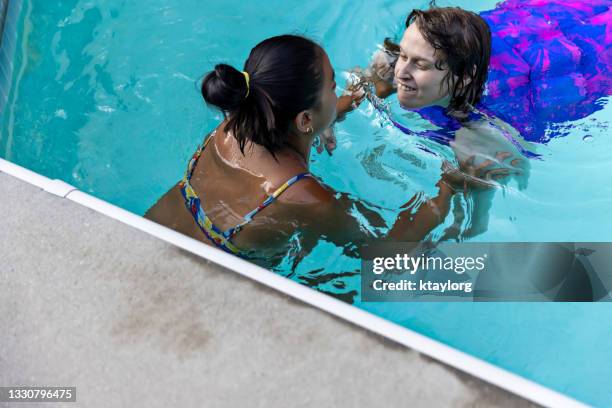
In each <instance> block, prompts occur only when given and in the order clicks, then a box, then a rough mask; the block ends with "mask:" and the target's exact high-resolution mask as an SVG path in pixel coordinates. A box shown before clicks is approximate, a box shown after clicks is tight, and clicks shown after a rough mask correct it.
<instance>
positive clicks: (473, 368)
mask: <svg viewBox="0 0 612 408" xmlns="http://www.w3.org/2000/svg"><path fill="white" fill-rule="evenodd" d="M0 172H3V173H5V174H8V175H10V176H13V177H15V178H17V179H19V180H22V181H24V182H26V183H29V184H32V185H34V186H36V187H39V188H41V189H43V190H44V191H46V192H48V193H51V194H54V195H56V196H58V197H62V198H67V199H69V200H71V201H73V202H75V203H78V204H80V205H82V206H84V207H87V208H89V209H91V210H94V211H96V212H98V213H101V214H103V215H106V216H107V217H109V218H113V219H115V220H117V221H120V222H122V223H124V224H126V225H129V226H131V227H133V228H136V229H138V230H140V231H143V232H145V233H147V234H149V235H152V236H154V237H156V238H159V239H161V240H162V241H165V242H167V243H169V244H172V245H174V246H177V247H180V248H182V249H184V250H186V251H189V252H191V253H193V254H195V255H198V256H200V257H202V258H204V259H207V260H209V261H211V262H214V263H216V264H218V265H221V266H223V267H225V268H227V269H230V270H231V271H233V272H236V273H238V274H240V275H242V276H244V277H246V278H249V279H252V280H255V281H257V282H259V283H261V284H264V285H266V286H268V287H270V288H272V289H275V290H277V291H279V292H281V293H284V294H286V295H288V296H291V297H293V298H295V299H297V300H300V301H302V302H305V303H307V304H309V305H311V306H314V307H316V308H318V309H320V310H322V311H324V312H327V313H330V314H332V315H334V316H337V317H339V318H341V319H343V320H346V321H348V322H351V323H353V324H355V325H357V326H359V327H362V328H364V329H366V330H369V331H372V332H375V333H377V334H379V335H381V336H383V337H385V338H388V339H390V340H393V341H395V342H397V343H399V344H402V345H404V346H406V347H409V348H411V349H414V350H416V351H418V352H420V353H422V354H425V355H427V356H429V357H432V358H433V359H435V360H437V361H440V362H442V363H444V364H447V365H449V366H451V367H454V368H456V369H458V370H460V371H463V372H465V373H468V374H470V375H473V376H474V377H477V378H479V379H481V380H483V381H485V382H487V383H490V384H493V385H495V386H498V387H500V388H502V389H504V390H507V391H509V392H511V393H513V394H515V395H518V396H520V397H523V398H525V399H528V400H530V401H533V402H535V403H538V404H541V405H544V406H549V407H586V406H588V405H586V404H584V403H582V402H579V401H577V400H575V399H573V398H571V397H569V396H566V395H564V394H561V393H559V392H557V391H554V390H552V389H550V388H547V387H545V386H543V385H540V384H538V383H536V382H533V381H531V380H528V379H526V378H524V377H521V376H519V375H517V374H514V373H511V372H510V371H507V370H505V369H502V368H500V367H497V366H495V365H493V364H490V363H488V362H486V361H484V360H481V359H479V358H477V357H474V356H471V355H469V354H467V353H464V352H462V351H460V350H458V349H455V348H453V347H450V346H448V345H446V344H444V343H441V342H439V341H437V340H433V339H431V338H429V337H427V336H424V335H422V334H420V333H417V332H415V331H412V330H410V329H408V328H405V327H402V326H400V325H398V324H395V323H392V322H390V321H388V320H385V319H383V318H381V317H378V316H376V315H374V314H372V313H370V312H367V311H365V310H362V309H359V308H357V307H355V306H352V305H349V304H347V303H344V302H342V301H340V300H338V299H335V298H333V297H331V296H329V295H325V294H323V293H321V292H318V291H316V290H314V289H311V288H308V287H306V286H304V285H301V284H299V283H297V282H294V281H292V280H290V279H287V278H285V277H283V276H280V275H278V274H275V273H274V272H271V271H268V270H267V269H264V268H262V267H259V266H257V265H254V264H252V263H250V262H248V261H245V260H243V259H240V258H238V257H235V256H234V255H231V254H228V253H225V252H223V251H221V250H220V249H217V248H213V247H211V246H209V245H206V244H204V243H202V242H200V241H197V240H195V239H193V238H190V237H188V236H186V235H184V234H181V233H179V232H177V231H174V230H172V229H170V228H167V227H164V226H162V225H160V224H157V223H155V222H153V221H150V220H147V219H145V218H143V217H142V216H139V215H137V214H134V213H132V212H130V211H127V210H125V209H123V208H120V207H117V206H115V205H114V204H111V203H109V202H107V201H104V200H101V199H99V198H97V197H94V196H92V195H90V194H87V193H84V192H82V191H80V190H78V189H77V188H76V187H74V186H72V185H70V184H68V183H65V182H64V181H62V180H58V179H49V178H47V177H45V176H43V175H41V174H38V173H36V172H33V171H31V170H29V169H27V168H25V167H22V166H19V165H17V164H14V163H12V162H10V161H7V160H5V159H2V158H0Z"/></svg>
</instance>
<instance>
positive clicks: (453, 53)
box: [323, 7, 529, 238]
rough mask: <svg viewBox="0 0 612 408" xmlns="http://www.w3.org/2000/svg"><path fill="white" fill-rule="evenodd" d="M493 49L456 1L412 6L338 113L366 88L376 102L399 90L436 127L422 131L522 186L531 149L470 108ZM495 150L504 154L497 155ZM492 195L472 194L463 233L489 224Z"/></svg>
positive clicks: (459, 218) (451, 234)
mask: <svg viewBox="0 0 612 408" xmlns="http://www.w3.org/2000/svg"><path fill="white" fill-rule="evenodd" d="M490 54H491V32H490V30H489V26H488V24H487V23H486V22H485V20H483V19H482V18H481V17H480V16H479V15H477V14H475V13H472V12H469V11H466V10H463V9H460V8H456V7H445V8H438V7H432V8H430V9H429V10H426V11H422V10H413V11H412V12H411V13H410V15H409V16H408V18H407V19H406V29H405V30H404V33H403V35H402V38H401V41H400V43H399V44H394V43H393V42H391V41H390V40H389V39H387V40H385V42H384V48H383V49H382V50H380V51H378V52H377V53H376V54H375V55H374V58H373V62H372V64H371V66H370V67H369V68H368V69H366V70H365V72H363V73H361V72H358V74H359V75H360V76H361V81H360V82H359V83H358V84H356V85H354V86H353V87H352V88H351V91H352V94H351V95H350V96H343V97H341V98H340V99H339V102H338V109H337V110H338V116H339V117H343V116H344V115H345V114H346V113H347V112H350V111H351V110H353V109H354V108H355V107H356V106H357V105H358V103H360V102H361V100H362V99H363V95H364V93H365V94H369V99H370V100H371V101H372V102H373V103H374V104H376V103H377V100H375V99H377V98H386V97H388V96H389V95H391V94H393V93H397V99H398V101H399V103H400V105H401V106H402V107H403V108H404V109H409V110H416V111H417V112H418V113H420V114H421V116H423V117H424V118H426V119H428V120H430V121H431V122H432V123H434V124H435V125H437V126H438V127H439V130H435V131H428V132H424V133H420V134H418V135H419V136H424V137H427V138H430V139H433V140H436V141H438V142H441V143H443V144H448V145H450V146H451V148H452V149H453V151H454V153H455V156H456V157H457V159H458V160H459V161H463V160H466V159H467V158H469V157H471V156H475V157H476V161H477V163H480V164H484V165H487V166H488V165H493V166H495V167H496V168H497V169H506V170H507V171H508V173H509V174H512V175H513V176H514V177H515V178H516V180H517V181H518V184H519V187H521V188H522V187H524V186H525V185H526V182H527V177H528V168H529V167H528V161H527V160H526V159H524V158H522V157H523V154H525V153H527V154H528V153H529V152H528V150H526V149H525V148H524V146H525V143H524V142H523V141H522V139H521V138H520V135H519V134H518V132H517V131H516V130H514V129H513V128H512V127H510V126H509V125H507V124H506V123H504V122H503V121H501V120H499V119H497V118H494V117H491V116H488V115H485V114H482V113H480V112H479V111H477V110H476V109H475V108H474V106H475V105H477V104H478V102H479V101H480V99H481V97H482V94H483V91H484V89H485V83H486V81H487V72H488V67H489V59H490ZM370 89H371V91H370ZM390 120H391V121H392V123H393V124H394V125H395V126H396V127H397V128H399V129H400V130H402V131H403V132H405V133H408V134H412V135H414V134H417V133H416V132H412V131H411V130H410V129H409V127H407V126H406V125H404V124H402V123H401V121H400V120H399V119H398V118H394V117H393V116H390ZM323 141H324V143H327V147H328V150H331V149H332V148H333V147H335V140H334V138H333V136H332V135H331V134H330V132H329V131H328V132H326V133H324V135H323ZM499 151H504V152H507V153H505V154H503V155H497V152H499ZM493 195H494V191H493V190H485V191H480V192H476V193H475V194H474V195H473V196H472V197H473V204H474V205H473V209H472V212H473V214H472V217H471V225H470V227H469V228H468V229H466V230H465V231H463V236H464V237H465V236H473V235H476V234H479V233H482V232H484V231H486V229H487V224H488V213H489V210H490V207H491V202H492V198H493ZM455 208H456V211H457V212H456V213H455V219H456V220H455V221H456V222H455V225H454V226H453V227H452V228H450V229H449V230H448V235H447V236H446V237H444V238H456V237H457V234H458V233H459V230H458V228H457V227H458V226H459V225H461V224H462V222H463V219H464V217H465V215H464V214H463V213H462V212H461V211H460V210H461V209H462V206H461V205H456V206H455Z"/></svg>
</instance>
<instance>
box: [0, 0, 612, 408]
mask: <svg viewBox="0 0 612 408" xmlns="http://www.w3.org/2000/svg"><path fill="white" fill-rule="evenodd" d="M61 3H62V4H51V3H50V2H33V1H25V2H24V7H23V10H22V16H21V23H22V24H23V27H22V29H21V30H20V33H21V34H20V36H19V38H18V42H17V44H18V46H17V50H16V53H17V54H18V55H19V56H20V58H19V59H16V61H18V63H17V65H16V67H15V70H14V72H13V77H12V84H13V87H12V89H11V93H10V95H9V104H8V105H7V108H6V109H5V110H4V111H3V113H2V114H3V118H2V136H1V137H0V157H4V158H6V159H8V160H10V161H13V162H15V163H17V164H20V165H23V166H24V167H27V168H30V169H32V170H34V171H36V172H39V173H41V174H43V175H46V176H48V177H51V178H59V179H62V180H64V181H66V182H68V183H70V184H72V185H74V186H76V187H78V188H79V189H81V190H82V191H85V192H89V193H91V194H93V195H95V196H97V197H100V198H102V199H104V200H107V201H109V202H111V203H114V204H117V205H118V206H120V207H123V208H125V209H128V210H130V211H132V212H135V213H137V214H143V213H144V211H145V210H146V209H147V208H148V207H149V206H150V205H151V204H152V203H153V202H154V201H155V200H156V199H157V198H158V197H159V196H161V195H162V194H163V193H164V192H166V191H167V189H168V187H169V186H171V185H173V184H174V183H176V181H177V179H178V178H179V177H181V176H182V173H183V171H184V169H185V166H186V163H187V158H188V157H189V156H190V155H191V154H192V153H193V151H194V150H195V147H196V145H197V144H198V143H199V142H201V140H202V137H203V135H204V134H205V133H206V132H207V131H209V130H210V129H212V128H213V127H214V126H215V125H216V123H218V121H219V119H220V115H219V114H218V113H216V112H213V111H211V110H208V109H206V108H205V107H204V106H203V103H202V101H201V97H200V95H199V93H198V91H197V81H198V79H199V78H200V77H201V75H202V74H203V73H204V72H205V71H206V70H208V69H210V67H212V65H213V64H214V63H215V62H217V61H220V60H222V61H227V62H229V63H231V64H233V65H235V66H240V65H241V64H242V61H243V60H244V58H245V56H246V55H247V54H248V51H249V50H250V48H251V47H252V46H253V45H254V44H255V43H257V42H258V41H260V40H261V39H263V38H265V37H268V36H271V35H275V34H279V33H285V32H299V33H302V34H306V35H308V36H311V37H313V38H315V39H317V40H318V41H320V42H321V43H322V44H323V46H324V47H325V48H326V50H327V51H328V53H329V54H330V57H331V60H332V63H333V65H334V67H335V68H336V75H337V76H338V77H340V76H341V75H342V73H343V72H344V71H345V70H347V69H350V68H352V67H353V66H356V65H361V66H364V65H365V64H366V63H367V61H368V60H369V58H370V56H371V54H372V52H373V51H374V50H375V49H376V46H377V44H379V43H380V41H381V39H382V38H384V37H385V36H389V35H391V34H394V33H396V32H397V31H398V30H399V29H400V28H401V25H402V23H403V17H404V16H405V15H406V13H407V11H408V10H409V9H410V8H412V7H424V6H425V5H426V3H427V2H414V3H410V4H408V3H406V2H401V1H380V2H363V3H364V4H354V2H349V1H339V2H335V3H334V4H333V5H331V6H330V5H329V4H328V3H327V2H307V3H301V2H298V1H296V2H295V5H294V7H290V6H287V5H286V2H280V1H271V2H267V3H266V4H255V3H252V2H245V1H232V2H223V3H222V4H220V2H218V3H212V4H206V5H205V6H202V5H201V4H200V3H199V2H195V1H194V2H189V1H185V2H176V1H171V0H157V1H154V2H149V3H147V7H146V8H145V7H142V5H141V4H138V2H123V1H119V0H116V1H108V2H104V4H103V5H96V4H93V3H92V2H87V1H74V2H61ZM494 3H495V2H493V1H489V2H482V1H481V2H478V5H477V6H476V5H475V2H452V4H453V5H460V6H465V7H466V8H469V9H471V10H474V11H482V10H488V9H490V8H493V7H494ZM440 5H442V2H440ZM292 9H295V10H299V12H296V13H286V12H284V11H283V12H281V11H280V10H292ZM339 83H340V84H341V82H339ZM600 103H601V104H602V106H603V108H602V109H599V110H597V111H595V112H594V113H592V114H591V115H589V116H587V117H584V118H582V119H579V120H577V121H574V122H572V123H568V124H566V125H567V126H566V128H567V133H568V134H566V135H565V136H564V137H562V138H554V139H552V140H550V141H549V142H548V143H547V144H538V145H537V146H536V149H537V153H538V154H540V155H541V157H542V159H541V160H533V161H532V162H531V174H530V179H529V185H528V187H527V189H525V190H519V189H518V188H515V186H513V185H511V186H510V187H509V188H506V189H504V190H500V191H498V192H497V193H496V194H495V197H494V199H493V203H492V210H491V213H490V220H489V226H488V229H487V230H486V232H484V233H482V234H480V235H477V236H476V237H474V238H471V240H475V241H482V242H486V241H490V242H508V241H610V240H612V228H611V227H612V217H610V216H609V208H610V204H611V203H612V186H610V184H609V183H607V174H608V173H609V171H610V169H611V167H612V161H611V160H610V159H609V157H608V154H607V152H608V151H610V148H611V147H612V142H611V141H610V140H609V138H608V137H607V135H608V133H609V132H608V127H609V122H610V119H611V118H612V110H611V108H610V105H609V99H606V100H603V101H600ZM422 125H423V126H427V124H426V123H425V124H422ZM414 126H419V124H417V123H415V124H414ZM337 136H338V142H339V143H338V144H339V147H338V149H337V150H336V152H335V153H334V155H333V156H332V157H329V156H327V155H325V154H323V155H317V154H314V155H313V163H312V171H313V173H315V174H317V175H319V176H321V177H322V178H323V180H324V181H325V182H326V183H328V184H329V185H331V186H332V187H334V188H336V189H338V190H340V191H347V192H350V193H352V194H353V195H355V196H357V197H360V198H362V199H364V200H367V201H369V202H372V203H375V204H376V205H378V206H381V207H384V208H386V209H387V210H384V211H383V214H384V215H385V217H386V218H387V219H391V218H392V217H393V215H394V212H393V209H394V208H397V207H398V206H399V205H402V204H404V203H405V202H406V201H407V200H408V199H409V198H410V197H411V196H412V194H414V193H416V192H418V191H425V192H426V193H429V194H433V193H434V192H435V188H434V186H433V184H434V183H435V181H436V179H435V178H436V177H437V176H438V174H439V167H440V157H439V156H444V155H447V154H449V152H448V150H446V148H445V147H443V146H439V145H437V144H435V143H433V142H428V141H423V140H418V139H414V138H409V137H406V136H405V135H404V134H403V133H401V132H400V131H398V130H397V129H394V128H393V127H391V126H389V124H388V123H387V122H385V121H384V120H382V119H381V118H380V117H379V116H378V115H377V113H376V111H375V110H374V109H372V107H371V105H369V104H367V103H365V104H364V105H362V107H361V108H360V109H359V111H357V112H355V113H353V114H352V116H351V117H350V118H349V119H347V120H346V121H344V122H342V123H341V124H339V125H338V128H337ZM424 145H425V147H427V148H428V149H429V150H435V151H436V152H437V153H438V156H436V155H432V154H430V153H427V152H425V151H424V150H423V149H422V147H423V146H424ZM347 169H350V172H347ZM347 173H348V174H347ZM381 191H384V192H385V194H384V196H382V197H381V194H380V192H381ZM447 225H448V223H447ZM441 231H442V229H438V230H436V231H435V232H434V235H436V234H437V235H439V234H441ZM288 261H289V260H288ZM322 268H323V269H322ZM358 269H359V262H358V260H356V259H351V258H348V257H345V256H343V255H342V251H341V250H339V249H338V248H335V247H334V246H333V245H330V244H327V243H324V242H322V243H321V244H320V245H319V246H318V247H317V248H316V249H315V251H314V252H313V253H312V254H311V255H310V256H308V257H307V258H306V259H305V260H303V261H302V262H301V263H300V264H299V265H298V267H297V269H295V270H293V271H292V270H291V269H290V268H288V267H280V268H279V270H278V272H279V273H281V274H283V275H285V276H288V277H290V278H291V279H294V280H296V281H298V282H301V283H304V284H307V285H309V286H311V287H314V288H316V289H317V290H320V291H323V292H325V293H330V294H333V295H334V296H338V297H340V298H342V299H344V300H347V301H352V302H354V304H355V305H356V306H358V307H360V308H363V309H365V310H368V311H372V312H374V313H375V314H377V315H379V316H381V317H384V318H386V319H389V320H391V321H394V322H396V323H399V324H401V325H404V326H406V327H408V328H411V329H413V330H416V331H418V332H420V333H423V334H425V335H427V336H430V337H432V338H434V339H437V340H440V341H442V342H444V343H446V344H449V345H451V346H453V347H457V348H458V349H460V350H463V351H466V352H468V353H470V354H473V355H475V356H478V357H480V358H482V359H484V360H486V361H489V362H492V363H494V364H497V365H499V366H501V367H503V368H507V369H509V370H510V371H513V372H516V373H518V374H520V375H523V376H525V377H527V378H529V379H532V380H534V381H536V382H539V383H541V384H544V385H546V386H549V387H551V388H553V389H556V390H558V391H561V392H564V393H567V394H569V395H571V396H573V397H575V398H578V399H580V400H582V401H585V402H588V403H592V404H595V405H609V404H612V396H611V395H610V392H609V390H608V388H607V380H608V379H609V378H611V377H612V367H610V365H609V364H608V363H607V362H608V361H610V359H611V358H612V348H611V347H610V346H609V342H608V341H607V339H608V338H610V335H612V328H611V327H610V325H609V324H608V322H609V321H610V317H612V306H610V305H609V304H570V303H566V304H552V305H549V304H536V303H524V304H511V303H507V304H501V303H500V304H459V303H452V304H447V303H422V304H420V303H410V304H393V303H365V302H363V303H362V302H360V300H359V294H358V287H359V285H358V275H357V274H356V273H355V271H356V270H358ZM551 344H554V345H555V347H551ZM559 354H562V355H563V356H564V359H563V360H562V361H561V359H559V358H558V356H559Z"/></svg>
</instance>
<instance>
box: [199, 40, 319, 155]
mask: <svg viewBox="0 0 612 408" xmlns="http://www.w3.org/2000/svg"><path fill="white" fill-rule="evenodd" d="M324 55H325V51H323V49H322V48H321V47H320V46H319V45H318V44H316V43H315V42H313V41H311V40H309V39H307V38H304V37H300V36H296V35H281V36H277V37H272V38H268V39H267V40H264V41H262V42H260V43H259V44H257V45H256V46H255V48H253V49H252V50H251V53H250V54H249V57H248V58H247V60H246V62H245V63H244V69H243V71H245V72H247V73H248V75H249V77H250V79H249V87H248V88H247V82H246V78H245V76H244V74H243V73H242V72H240V71H239V70H237V69H235V68H234V67H232V66H230V65H227V64H219V65H216V66H215V69H214V71H211V72H209V73H208V74H207V75H206V77H205V78H204V81H203V82H202V96H203V97H204V100H205V101H206V103H207V104H209V105H211V106H214V107H217V108H219V109H220V110H221V111H222V112H223V113H224V115H225V116H226V117H227V118H228V121H227V124H226V126H225V131H226V132H232V134H233V136H234V137H235V138H236V140H237V141H238V144H239V146H240V150H241V152H242V153H243V154H244V147H245V145H246V142H247V141H250V142H253V143H256V144H258V145H261V146H263V147H265V148H266V149H267V150H268V151H269V152H270V153H272V155H274V153H275V152H276V151H278V150H279V149H280V148H282V147H283V146H285V145H286V143H287V138H288V136H289V128H290V125H291V122H292V121H293V120H294V119H295V117H296V116H297V114H298V113H300V112H301V111H303V110H306V109H311V108H315V109H316V108H317V107H318V105H319V95H320V92H321V89H322V88H323V80H324V78H323V56H324ZM247 91H248V92H247Z"/></svg>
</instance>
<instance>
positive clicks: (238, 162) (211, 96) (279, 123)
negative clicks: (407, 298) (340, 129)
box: [145, 35, 498, 266]
mask: <svg viewBox="0 0 612 408" xmlns="http://www.w3.org/2000/svg"><path fill="white" fill-rule="evenodd" d="M335 88H336V84H335V81H334V72H333V69H332V66H331V64H330V62H329V59H328V57H327V54H326V53H325V51H324V50H323V49H322V48H321V47H320V46H318V45H317V44H315V43H314V42H312V41H310V40H308V39H306V38H303V37H298V36H292V35H283V36H279V37H273V38H270V39H267V40H265V41H263V42H261V43H260V44H258V45H257V46H256V47H255V48H253V49H252V50H251V53H250V55H249V57H248V59H247V60H246V62H245V64H244V69H243V71H242V72H241V71H239V70H236V69H234V68H232V67H231V66H228V65H225V64H220V65H217V66H216V67H215V70H214V71H212V72H210V73H209V74H208V75H207V76H206V77H205V79H204V81H203V83H202V95H203V97H204V100H205V101H206V102H207V103H208V104H209V105H212V106H214V107H217V108H219V109H220V110H221V111H222V112H223V113H224V115H225V120H224V121H223V122H222V123H221V124H219V126H218V127H217V128H216V129H215V130H214V131H213V132H212V133H211V134H210V135H209V137H208V138H206V141H205V142H204V143H203V145H202V146H201V147H200V148H199V149H198V150H197V152H196V153H195V154H194V156H193V158H192V159H191V160H190V162H189V166H188V169H187V172H186V174H185V177H184V178H183V180H182V181H180V182H179V183H177V184H176V185H175V186H174V187H173V188H171V189H170V190H169V191H168V192H167V193H166V194H165V195H164V196H163V197H161V198H160V200H159V201H158V202H157V203H156V204H155V205H154V206H153V207H152V208H150V209H149V210H148V211H147V213H146V214H145V217H147V218H149V219H151V220H154V221H157V222H159V223H161V224H164V225H167V226H169V227H171V228H173V229H176V230H178V231H180V232H182V233H184V234H186V235H189V236H191V237H194V238H196V239H199V240H202V241H204V242H205V243H207V244H210V245H214V246H217V247H219V248H221V249H223V250H225V251H227V252H230V253H234V254H237V255H240V256H243V257H247V258H251V259H253V260H255V261H257V262H258V263H261V264H264V265H267V266H269V265H273V264H274V263H275V262H277V261H278V260H280V259H281V258H282V257H283V256H284V255H285V254H286V253H287V249H288V245H289V244H290V241H292V240H293V242H294V244H295V241H294V240H296V239H297V240H298V241H299V247H300V248H301V250H302V251H304V252H308V251H310V249H311V248H312V247H314V245H315V244H316V242H317V241H318V240H319V239H321V238H323V239H326V240H328V241H331V242H334V243H336V244H338V245H341V246H343V247H345V248H346V249H348V250H354V249H355V245H359V244H361V243H363V242H365V241H367V240H370V239H374V238H376V235H378V234H376V233H371V232H369V231H372V230H376V228H377V227H383V226H384V223H383V221H382V219H381V217H380V216H378V214H377V213H376V212H374V211H371V210H369V209H368V208H367V207H366V206H364V205H363V204H362V203H360V202H359V201H355V200H353V199H351V198H350V197H349V196H348V195H346V194H342V193H338V192H336V191H333V190H331V189H330V188H328V187H326V186H324V185H322V184H321V183H320V182H319V181H318V180H317V179H316V178H314V177H313V176H312V175H311V174H310V173H309V171H308V168H309V155H310V151H311V147H312V144H313V140H314V138H315V137H316V136H317V135H318V134H319V133H320V132H321V131H322V130H324V129H327V128H328V127H329V126H330V124H331V123H332V121H333V120H334V119H335V118H336V101H337V97H336V94H335ZM468 170H469V173H470V174H471V175H477V176H484V174H480V173H485V172H486V169H485V166H481V167H480V168H476V167H473V166H472V167H470V168H469V169H468ZM477 172H478V173H479V174H476V173H477ZM492 175H494V176H496V175H498V174H492ZM470 180H472V177H470V176H465V175H463V174H462V173H460V172H458V171H450V172H444V173H443V174H442V178H441V179H440V181H439V182H438V184H437V185H438V187H439V189H440V190H439V194H438V196H437V197H435V198H433V199H430V200H428V201H427V202H426V203H425V204H423V205H421V206H420V207H419V208H418V209H415V208H413V207H414V205H413V203H411V202H409V203H408V205H407V209H405V210H403V211H402V212H401V213H400V215H399V217H398V219H397V221H396V222H395V225H394V226H393V227H392V228H391V229H390V231H389V233H388V235H387V236H386V237H388V238H391V239H395V240H401V241H419V240H421V239H423V237H425V235H426V234H427V233H428V232H429V231H430V230H432V229H433V228H434V227H435V226H437V225H438V224H439V223H440V222H441V221H442V220H443V219H444V217H445V216H446V214H447V213H448V210H449V202H450V199H451V196H452V195H453V194H454V192H455V186H459V185H461V186H463V185H464V184H466V183H469V182H470ZM355 211H358V212H360V213H361V215H362V216H364V217H366V218H367V220H368V221H369V223H370V225H369V226H367V225H363V223H360V222H359V221H358V220H357V218H356V217H354V216H353V215H352V213H354V212H355Z"/></svg>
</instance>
